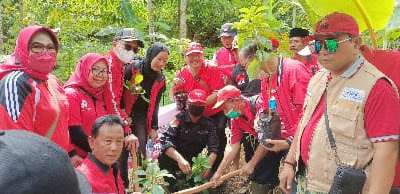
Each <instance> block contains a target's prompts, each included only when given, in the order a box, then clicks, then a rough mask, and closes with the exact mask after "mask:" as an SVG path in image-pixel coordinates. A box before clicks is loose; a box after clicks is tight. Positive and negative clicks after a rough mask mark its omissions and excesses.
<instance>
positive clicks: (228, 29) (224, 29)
mask: <svg viewBox="0 0 400 194" xmlns="http://www.w3.org/2000/svg"><path fill="white" fill-rule="evenodd" d="M232 25H233V24H232V23H225V24H224V25H222V26H221V33H220V34H219V37H221V36H235V35H237V29H236V28H232Z"/></svg>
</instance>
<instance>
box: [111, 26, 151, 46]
mask: <svg viewBox="0 0 400 194" xmlns="http://www.w3.org/2000/svg"><path fill="white" fill-rule="evenodd" d="M114 40H123V41H138V42H139V47H141V48H143V47H144V44H143V41H142V39H141V38H140V36H139V34H138V33H137V31H136V30H135V28H123V29H121V30H118V32H117V33H116V34H115V38H114Z"/></svg>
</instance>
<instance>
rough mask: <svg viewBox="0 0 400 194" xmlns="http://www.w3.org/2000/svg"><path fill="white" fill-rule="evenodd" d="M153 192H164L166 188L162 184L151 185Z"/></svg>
mask: <svg viewBox="0 0 400 194" xmlns="http://www.w3.org/2000/svg"><path fill="white" fill-rule="evenodd" d="M151 193H152V194H164V189H163V188H162V187H161V186H160V185H153V186H151Z"/></svg>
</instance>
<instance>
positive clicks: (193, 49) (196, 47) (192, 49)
mask: <svg viewBox="0 0 400 194" xmlns="http://www.w3.org/2000/svg"><path fill="white" fill-rule="evenodd" d="M192 53H201V54H203V47H201V44H200V43H198V42H191V43H189V45H188V46H187V47H186V50H185V54H186V56H187V55H190V54H192Z"/></svg>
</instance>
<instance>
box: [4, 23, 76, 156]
mask: <svg viewBox="0 0 400 194" xmlns="http://www.w3.org/2000/svg"><path fill="white" fill-rule="evenodd" d="M58 49H59V42H58V39H57V36H56V34H55V33H54V32H53V31H52V30H51V29H49V28H46V27H42V26H29V27H26V28H24V29H22V30H21V32H20V33H19V35H18V39H17V42H16V46H15V50H14V52H13V54H12V55H11V57H10V58H9V59H8V61H7V62H6V63H5V64H3V65H1V66H0V103H1V104H0V118H1V122H0V129H21V130H28V131H31V132H33V133H36V134H39V135H41V136H43V137H46V138H48V139H50V140H52V141H53V142H54V143H56V144H58V145H59V146H60V147H62V148H64V149H65V150H67V151H68V148H69V144H70V139H69V133H68V100H67V98H66V96H65V94H64V89H63V88H62V86H61V84H60V82H59V81H58V80H57V78H56V77H54V76H52V75H51V74H50V72H51V71H52V70H53V69H54V65H55V62H56V57H57V52H58Z"/></svg>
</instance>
